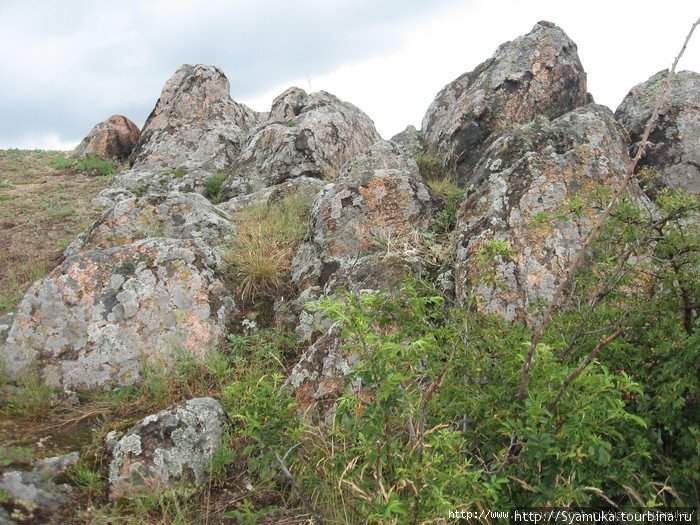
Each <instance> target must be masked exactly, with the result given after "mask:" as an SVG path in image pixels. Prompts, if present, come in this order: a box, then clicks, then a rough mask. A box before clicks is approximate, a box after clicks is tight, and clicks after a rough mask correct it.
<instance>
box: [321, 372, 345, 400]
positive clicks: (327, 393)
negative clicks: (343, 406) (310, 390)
mask: <svg viewBox="0 0 700 525" xmlns="http://www.w3.org/2000/svg"><path fill="white" fill-rule="evenodd" d="M344 384H345V380H344V379H343V378H339V377H336V378H329V379H325V380H323V381H321V382H320V383H319V385H318V388H317V389H316V395H315V397H316V399H336V398H338V397H340V396H341V395H342V393H343V386H344Z"/></svg>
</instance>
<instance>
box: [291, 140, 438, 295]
mask: <svg viewBox="0 0 700 525" xmlns="http://www.w3.org/2000/svg"><path fill="white" fill-rule="evenodd" d="M436 210H437V205H436V202H435V200H434V198H433V197H432V195H431V194H430V191H429V190H428V188H427V186H426V184H425V182H424V181H423V179H422V177H421V176H420V175H419V173H418V167H417V165H416V163H415V160H414V159H412V158H411V157H409V156H408V155H406V154H405V153H404V151H403V150H402V149H401V148H400V147H399V146H398V145H396V144H393V143H391V142H386V141H381V142H378V143H376V144H375V145H374V146H372V148H371V149H370V150H369V152H368V153H367V154H365V155H361V156H359V157H357V158H356V159H354V160H353V161H351V162H349V163H348V164H347V165H346V166H345V167H344V168H343V170H342V172H341V174H340V177H339V179H338V181H337V182H335V183H332V184H328V185H326V186H325V187H324V188H323V190H322V191H321V193H320V194H319V195H318V197H317V198H316V201H315V203H314V205H313V207H312V210H311V228H310V236H309V239H308V240H307V241H306V242H304V243H303V244H302V245H301V246H300V248H299V250H298V252H297V254H296V256H295V257H294V260H293V261H292V280H293V282H294V284H295V285H296V286H297V288H298V289H299V290H305V289H307V288H309V287H319V288H320V289H321V290H323V291H324V292H326V293H327V292H329V291H331V290H332V289H334V288H335V287H337V286H338V285H341V284H342V285H346V286H349V287H350V288H353V289H361V288H372V289H378V288H389V287H391V286H392V285H393V284H394V278H395V277H396V276H398V275H405V274H406V273H407V272H406V264H407V263H408V262H409V261H407V260H406V259H405V258H403V257H400V256H398V257H395V256H394V255H400V254H394V253H392V250H391V249H390V247H391V243H392V241H393V242H394V243H395V245H398V241H399V240H400V239H403V238H406V237H407V236H408V235H409V234H411V232H413V231H421V230H425V229H428V228H429V227H430V225H431V224H432V219H433V215H434V213H435V211H436Z"/></svg>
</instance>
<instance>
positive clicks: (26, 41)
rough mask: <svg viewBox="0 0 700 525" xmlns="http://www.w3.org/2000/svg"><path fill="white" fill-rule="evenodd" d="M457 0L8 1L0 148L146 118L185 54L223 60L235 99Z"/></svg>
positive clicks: (325, 66) (356, 49)
mask: <svg viewBox="0 0 700 525" xmlns="http://www.w3.org/2000/svg"><path fill="white" fill-rule="evenodd" d="M456 3H457V2H456V0H439V1H436V0H433V1H432V2H429V3H428V2H424V1H422V0H383V1H368V0H365V1H356V0H346V1H318V0H314V1H305V2H289V1H285V2H283V1H278V0H272V1H257V2H256V1H248V0H245V1H235V2H230V1H229V2H226V1H216V2H207V3H202V2H186V1H182V0H170V1H166V0H162V1H156V0H152V1H148V2H144V1H137V0H131V1H122V2H120V3H119V4H118V7H117V3H116V2H114V3H109V4H108V3H106V2H92V1H78V0H73V1H67V2H51V1H48V0H47V1H27V2H22V3H3V4H2V5H0V50H1V51H0V70H1V71H3V78H4V80H3V81H2V82H1V83H0V115H2V117H1V118H0V147H8V146H13V145H18V144H26V143H27V142H31V140H41V137H45V136H48V135H51V134H53V135H56V136H57V137H58V138H59V139H60V140H61V141H64V142H70V141H77V140H79V139H80V138H82V136H83V135H85V133H87V131H89V129H90V127H91V126H92V125H93V124H95V123H96V122H98V121H100V120H103V119H104V118H106V117H107V116H109V115H110V114H112V113H122V114H125V115H127V116H128V117H130V118H132V119H133V120H134V121H135V122H136V123H137V124H139V125H141V124H142V123H143V120H144V119H145V117H146V116H147V115H148V113H149V112H150V110H151V109H152V107H153V105H154V104H155V101H156V99H157V97H158V94H159V92H160V89H161V87H162V85H163V83H164V82H165V81H166V80H167V79H168V78H169V77H170V75H171V74H172V73H173V72H174V71H175V69H176V68H177V67H178V66H179V65H181V64H183V63H206V64H214V65H218V66H220V67H221V68H222V69H223V70H224V71H225V72H226V74H227V76H228V77H229V79H230V81H231V85H232V93H233V96H234V98H238V99H240V98H246V97H252V96H254V95H255V94H256V93H261V92H264V91H265V90H269V89H270V88H272V87H274V86H276V85H280V84H284V83H285V81H288V80H291V79H293V78H300V77H304V76H305V75H311V76H315V75H323V74H326V73H328V72H330V71H332V70H333V69H335V68H337V67H339V66H340V65H342V64H344V63H352V62H356V61H359V60H362V59H363V58H366V57H371V56H374V55H377V54H382V53H389V52H391V51H393V50H395V49H397V48H398V47H399V46H400V45H401V44H402V41H401V31H400V28H401V27H402V25H403V24H409V23H411V21H415V20H417V19H420V18H421V17H425V16H428V15H430V14H432V13H434V12H436V11H438V10H439V9H441V8H446V7H449V6H450V5H454V4H456ZM33 138H34V139H33Z"/></svg>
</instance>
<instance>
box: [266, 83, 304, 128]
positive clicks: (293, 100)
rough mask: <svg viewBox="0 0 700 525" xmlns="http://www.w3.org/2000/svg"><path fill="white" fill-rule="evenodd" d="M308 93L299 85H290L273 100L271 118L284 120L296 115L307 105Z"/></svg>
mask: <svg viewBox="0 0 700 525" xmlns="http://www.w3.org/2000/svg"><path fill="white" fill-rule="evenodd" d="M307 98H308V95H307V94H306V91H304V90H303V89H301V88H298V87H290V88H289V89H287V90H286V91H285V92H284V93H282V94H281V95H279V96H277V97H276V98H275V100H273V101H272V109H271V110H270V120H284V119H289V118H293V117H296V116H297V115H299V113H301V110H302V109H303V107H304V106H305V105H306V100H307Z"/></svg>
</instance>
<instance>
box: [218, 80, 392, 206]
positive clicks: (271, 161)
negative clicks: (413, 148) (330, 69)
mask: <svg viewBox="0 0 700 525" xmlns="http://www.w3.org/2000/svg"><path fill="white" fill-rule="evenodd" d="M379 139H380V137H379V134H378V133H377V131H376V130H375V128H374V123H373V122H372V121H371V120H370V119H369V117H368V116H367V115H365V114H364V113H363V112H362V111H360V110H359V109H358V108H356V107H355V106H353V105H352V104H349V103H347V102H343V101H341V100H340V99H338V98H336V97H335V96H333V95H331V94H330V93H326V92H324V91H321V92H319V93H311V94H307V93H306V92H305V91H303V90H302V89H299V88H290V89H288V90H287V91H285V92H284V93H282V94H281V95H280V96H278V97H277V98H276V99H275V100H274V101H273V103H272V110H271V112H270V116H269V118H268V119H267V120H266V121H265V122H264V123H262V124H261V125H260V126H258V127H257V128H255V129H254V130H253V131H251V134H250V138H249V139H248V141H247V142H246V144H245V146H244V147H243V150H242V152H241V154H240V156H239V157H238V158H237V159H235V161H234V162H233V165H232V168H231V170H230V172H231V175H230V177H229V178H228V180H227V181H226V182H225V183H224V186H223V192H224V194H225V195H227V196H228V197H235V196H238V195H241V194H248V193H252V192H254V191H256V190H259V189H261V188H265V187H268V186H273V185H275V184H280V183H282V182H284V181H286V180H289V179H293V178H296V177H302V176H306V177H313V178H318V179H323V178H326V179H332V178H335V176H336V175H337V173H338V171H339V170H340V168H341V166H342V165H343V164H345V162H347V161H348V160H350V159H351V158H353V157H354V156H356V155H358V154H360V153H362V152H364V151H365V150H366V149H368V148H369V147H370V146H371V145H372V144H374V143H375V142H376V141H377V140H379Z"/></svg>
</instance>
